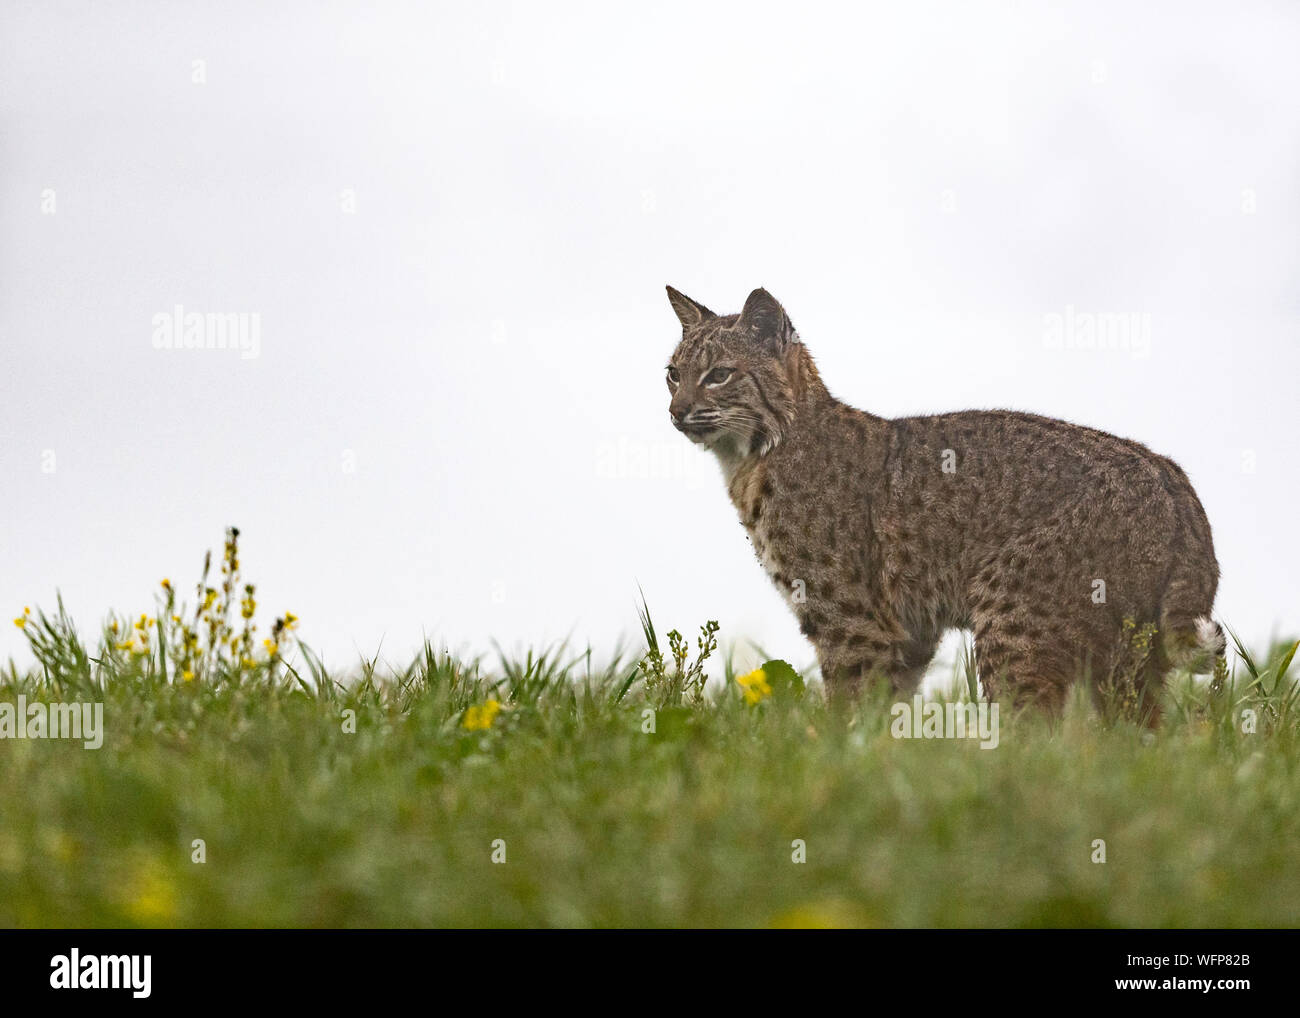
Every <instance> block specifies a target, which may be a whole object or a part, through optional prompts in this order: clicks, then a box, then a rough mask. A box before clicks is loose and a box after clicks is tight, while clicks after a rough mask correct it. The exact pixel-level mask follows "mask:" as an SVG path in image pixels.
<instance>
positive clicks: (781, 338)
mask: <svg viewBox="0 0 1300 1018" xmlns="http://www.w3.org/2000/svg"><path fill="white" fill-rule="evenodd" d="M736 327H737V328H738V329H740V331H742V332H744V333H746V334H747V335H748V336H749V337H750V338H751V339H754V340H756V341H758V342H760V343H763V344H765V345H767V346H770V347H771V348H772V349H773V350H775V351H777V352H778V353H779V352H780V351H782V350H784V349H785V347H786V346H787V345H788V344H789V343H790V342H792V341H793V340H795V338H796V336H795V331H794V325H793V324H791V322H790V318H789V316H788V315H786V313H785V308H783V307H781V305H780V303H779V302H778V301H777V299H776V298H775V297H773V296H772V295H771V294H770V293H768V292H767V291H766V290H764V289H763V288H762V287H761V286H760V287H759V288H758V289H757V290H755V291H754V292H753V293H751V294H750V295H749V297H748V299H746V301H745V308H744V310H743V311H741V312H740V319H739V320H738V321H737V322H736Z"/></svg>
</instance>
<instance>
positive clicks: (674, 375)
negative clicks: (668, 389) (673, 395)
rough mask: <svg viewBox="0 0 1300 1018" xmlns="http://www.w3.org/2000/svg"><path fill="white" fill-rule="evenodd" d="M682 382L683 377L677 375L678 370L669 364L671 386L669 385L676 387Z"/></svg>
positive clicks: (669, 382)
mask: <svg viewBox="0 0 1300 1018" xmlns="http://www.w3.org/2000/svg"><path fill="white" fill-rule="evenodd" d="M681 380H682V377H681V375H679V374H678V373H677V369H676V368H675V367H673V366H672V365H671V364H669V365H668V384H669V385H676V384H677V383H678V382H680V381H681Z"/></svg>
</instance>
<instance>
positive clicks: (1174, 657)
mask: <svg viewBox="0 0 1300 1018" xmlns="http://www.w3.org/2000/svg"><path fill="white" fill-rule="evenodd" d="M1164 645H1165V653H1166V654H1167V655H1168V657H1169V663H1170V664H1171V665H1173V667H1175V668H1182V669H1186V670H1187V671H1190V672H1194V673H1196V674H1197V675H1206V674H1211V673H1213V674H1218V672H1219V665H1218V661H1219V659H1220V658H1225V660H1226V657H1225V656H1226V654H1227V650H1228V640H1227V638H1226V637H1225V636H1224V633H1223V627H1222V626H1221V625H1219V624H1218V623H1217V622H1215V621H1214V620H1213V619H1212V618H1210V617H1209V616H1208V615H1202V616H1200V617H1199V618H1198V619H1196V621H1195V623H1194V624H1193V626H1192V629H1191V630H1190V631H1188V630H1179V629H1177V628H1175V629H1173V630H1172V631H1168V630H1167V631H1166V633H1165V641H1164Z"/></svg>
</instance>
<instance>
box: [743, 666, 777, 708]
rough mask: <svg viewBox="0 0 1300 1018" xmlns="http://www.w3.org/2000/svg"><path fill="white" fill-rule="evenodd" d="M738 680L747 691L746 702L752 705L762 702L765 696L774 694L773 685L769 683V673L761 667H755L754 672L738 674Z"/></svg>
mask: <svg viewBox="0 0 1300 1018" xmlns="http://www.w3.org/2000/svg"><path fill="white" fill-rule="evenodd" d="M736 681H737V682H738V683H739V684H740V688H741V689H743V690H744V691H745V702H746V703H747V704H749V705H750V706H751V707H752V706H753V705H754V704H756V703H760V702H762V700H763V699H764V698H765V697H769V696H771V695H772V687H771V685H769V684H768V681H767V673H766V672H765V671H763V669H761V668H755V669H754V670H753V671H752V672H746V673H745V674H744V675H737V676H736Z"/></svg>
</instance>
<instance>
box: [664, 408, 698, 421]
mask: <svg viewBox="0 0 1300 1018" xmlns="http://www.w3.org/2000/svg"><path fill="white" fill-rule="evenodd" d="M691 409H692V408H691V407H678V408H677V409H673V408H672V407H669V408H668V413H669V414H671V415H672V419H673V423H674V424H681V423H682V421H684V420H686V418H687V417H689V416H690V415H691Z"/></svg>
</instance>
